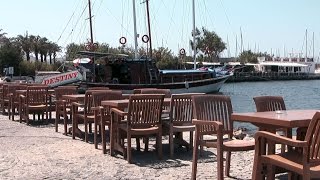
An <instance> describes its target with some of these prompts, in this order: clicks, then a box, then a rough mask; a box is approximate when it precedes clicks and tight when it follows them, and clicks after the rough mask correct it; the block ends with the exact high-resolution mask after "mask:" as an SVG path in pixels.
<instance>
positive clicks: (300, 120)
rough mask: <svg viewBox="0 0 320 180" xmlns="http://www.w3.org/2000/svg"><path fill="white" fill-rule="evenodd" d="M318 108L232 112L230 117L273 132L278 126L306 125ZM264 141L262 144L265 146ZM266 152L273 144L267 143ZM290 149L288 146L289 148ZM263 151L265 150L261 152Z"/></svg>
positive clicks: (269, 151)
mask: <svg viewBox="0 0 320 180" xmlns="http://www.w3.org/2000/svg"><path fill="white" fill-rule="evenodd" d="M317 111H319V110H286V111H267V112H249V113H233V114H232V115H231V119H232V120H233V121H240V122H250V123H252V124H254V125H256V126H258V127H259V129H260V130H265V131H269V132H273V133H275V131H276V129H277V128H279V127H283V128H287V129H292V128H296V127H308V126H309V123H310V121H311V119H312V117H313V116H314V114H315V113H316V112H317ZM287 136H288V137H289V138H291V137H292V131H288V132H287ZM265 143H266V142H263V143H262V146H264V147H265V146H266V144H265ZM268 144H269V145H268V153H274V152H275V146H274V145H272V143H268ZM289 149H290V148H289ZM263 153H265V152H263ZM255 157H256V156H255ZM256 167H257V165H256V160H254V165H253V173H252V174H253V175H254V174H255V170H256V169H257V168H256Z"/></svg>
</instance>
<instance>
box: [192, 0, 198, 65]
mask: <svg viewBox="0 0 320 180" xmlns="http://www.w3.org/2000/svg"><path fill="white" fill-rule="evenodd" d="M192 20H193V33H192V35H193V69H197V62H196V15H195V5H194V0H192Z"/></svg>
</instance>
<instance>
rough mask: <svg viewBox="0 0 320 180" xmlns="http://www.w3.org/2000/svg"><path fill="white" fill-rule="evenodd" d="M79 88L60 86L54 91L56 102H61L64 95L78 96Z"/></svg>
mask: <svg viewBox="0 0 320 180" xmlns="http://www.w3.org/2000/svg"><path fill="white" fill-rule="evenodd" d="M77 88H78V87H77V86H59V87H57V88H55V89H54V93H55V98H56V100H61V98H62V95H69V94H77Z"/></svg>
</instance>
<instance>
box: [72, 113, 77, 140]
mask: <svg viewBox="0 0 320 180" xmlns="http://www.w3.org/2000/svg"><path fill="white" fill-rule="evenodd" d="M76 121H77V120H76V117H74V116H73V118H72V139H75V138H76V135H75V132H76Z"/></svg>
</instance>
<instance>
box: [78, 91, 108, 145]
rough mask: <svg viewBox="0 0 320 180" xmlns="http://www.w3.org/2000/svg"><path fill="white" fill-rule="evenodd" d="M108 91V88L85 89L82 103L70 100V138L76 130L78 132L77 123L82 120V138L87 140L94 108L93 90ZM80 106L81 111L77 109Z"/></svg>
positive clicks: (92, 121)
mask: <svg viewBox="0 0 320 180" xmlns="http://www.w3.org/2000/svg"><path fill="white" fill-rule="evenodd" d="M109 91H110V90H109V89H104V90H100V89H99V90H87V91H86V92H85V96H84V102H83V104H82V103H79V102H72V138H73V139H75V136H76V131H77V132H80V131H79V129H78V124H79V123H81V122H83V123H84V125H85V133H84V136H85V137H84V140H85V142H88V131H89V132H90V133H91V132H92V125H91V124H92V123H94V109H92V108H93V107H95V105H94V104H93V97H92V93H93V92H109ZM99 105H100V104H99ZM80 108H83V111H79V109H80ZM88 126H89V127H88ZM88 129H89V130H88ZM81 134H82V133H81Z"/></svg>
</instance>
